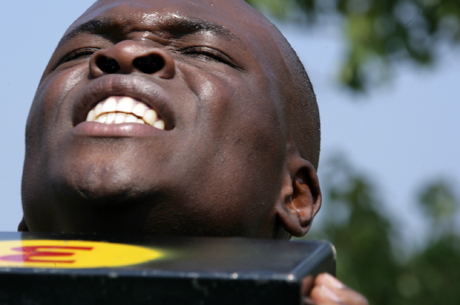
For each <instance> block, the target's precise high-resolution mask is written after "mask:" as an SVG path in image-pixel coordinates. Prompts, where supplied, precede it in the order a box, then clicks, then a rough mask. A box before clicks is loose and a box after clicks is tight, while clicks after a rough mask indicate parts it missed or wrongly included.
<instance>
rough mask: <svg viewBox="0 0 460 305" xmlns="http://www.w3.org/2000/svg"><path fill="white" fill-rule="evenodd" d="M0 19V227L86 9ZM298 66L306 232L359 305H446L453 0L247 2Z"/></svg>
mask: <svg viewBox="0 0 460 305" xmlns="http://www.w3.org/2000/svg"><path fill="white" fill-rule="evenodd" d="M92 2H93V1H92V0H79V1H62V0H47V1H32V0H16V1H5V2H4V3H2V10H1V11H0V27H1V29H2V36H1V42H0V46H1V48H0V60H1V63H0V64H1V68H2V71H3V73H2V74H1V75H0V90H1V93H2V95H3V98H2V99H3V102H2V108H3V109H4V110H3V111H4V114H5V117H4V118H3V119H2V120H1V121H0V130H1V132H0V139H1V142H2V143H3V145H2V149H1V150H0V156H1V158H0V171H1V175H0V191H1V194H2V197H3V198H2V200H1V201H0V231H15V230H16V227H17V224H18V223H19V220H20V219H21V214H22V212H21V204H20V202H21V201H20V180H21V174H22V162H23V158H24V126H25V121H26V118H27V113H28V109H29V107H30V103H31V101H32V99H33V95H34V92H35V89H36V87H37V84H38V81H39V78H40V76H41V73H42V71H43V70H44V68H45V65H46V63H47V61H48V59H49V57H50V56H51V53H52V52H53V50H54V48H55V46H56V44H57V42H58V40H59V39H60V37H61V35H62V34H63V33H64V31H65V29H66V28H67V27H68V26H69V25H70V23H71V22H72V21H73V20H74V19H75V18H77V17H78V16H79V15H80V14H81V13H83V12H84V10H85V9H86V8H87V7H88V6H89V5H90V4H91V3H92ZM248 2H250V3H251V4H252V5H254V6H256V7H257V8H258V9H259V10H260V11H262V12H263V13H264V14H265V15H267V16H268V17H269V18H270V19H271V20H272V21H273V22H275V23H276V24H277V26H278V27H279V28H280V30H281V31H282V32H283V33H284V34H285V36H286V37H287V38H288V40H289V41H290V43H291V44H292V46H293V47H294V49H295V50H296V51H297V53H298V55H299V57H300V58H301V60H302V62H303V63H304V65H305V67H306V69H307V71H308V73H309V75H310V78H311V80H312V82H313V85H314V87H315V91H316V94H317V98H318V102H319V106H320V111H321V117H322V138H323V142H322V157H321V162H320V168H319V175H320V179H321V185H322V189H323V193H324V194H323V196H324V202H323V207H322V210H321V212H320V213H319V215H318V217H317V220H316V221H315V224H314V225H313V230H312V232H310V233H309V234H308V236H307V238H326V239H328V240H330V241H332V242H333V243H334V244H335V245H336V248H337V252H338V262H337V264H338V271H337V275H338V277H339V278H340V279H341V280H343V281H344V282H345V283H346V284H347V285H349V286H351V287H352V288H354V289H356V290H358V291H360V292H361V293H363V294H364V295H365V296H366V297H368V299H369V301H370V303H371V304H392V305H397V304H430V305H431V304H444V305H446V304H458V303H459V299H460V298H459V297H458V292H457V290H458V287H460V272H458V271H457V270H458V268H459V267H460V239H459V236H460V235H459V234H460V211H459V208H460V200H459V198H460V189H459V185H460V162H458V159H459V156H460V145H459V135H460V132H459V130H460V119H459V118H460V103H458V100H459V95H460V86H459V83H460V1H458V0H450V1H449V0H385V1H379V0H284V1H281V0H251V1H249V0H248Z"/></svg>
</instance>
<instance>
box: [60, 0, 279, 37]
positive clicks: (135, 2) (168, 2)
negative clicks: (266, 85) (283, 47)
mask: <svg viewBox="0 0 460 305" xmlns="http://www.w3.org/2000/svg"><path fill="white" fill-rule="evenodd" d="M91 20H110V21H111V22H112V24H113V25H114V26H116V25H119V26H122V30H124V31H126V32H129V31H130V30H132V29H133V28H134V30H137V27H143V28H144V29H145V30H157V29H159V28H160V29H161V27H166V26H174V25H176V24H178V23H181V22H182V23H184V21H186V20H191V21H199V22H200V23H202V24H204V25H205V26H206V25H207V26H208V28H209V29H211V30H216V31H215V32H217V30H221V32H227V34H228V33H231V34H233V35H234V38H235V37H237V38H238V39H240V40H243V41H245V42H252V44H254V42H255V41H254V40H253V39H254V38H255V36H259V37H260V36H262V37H264V39H263V40H261V41H262V42H263V41H266V40H267V38H268V39H269V40H271V39H272V37H271V36H272V33H271V31H270V29H269V28H270V27H271V23H270V22H269V21H268V20H266V19H265V18H264V17H263V16H262V15H261V14H260V13H258V12H257V11H256V10H254V9H253V8H252V7H251V6H249V5H248V4H246V2H244V1H240V0H225V1H222V0H220V1H213V0H99V1H97V2H96V3H95V4H93V5H92V6H91V7H90V8H89V9H88V10H87V11H86V12H85V13H84V14H83V15H82V16H81V17H80V18H78V19H77V20H76V21H75V22H74V23H73V24H72V25H71V26H70V28H69V29H68V30H67V32H66V34H69V33H71V32H72V31H75V29H76V28H78V27H79V26H81V25H82V24H85V23H87V22H88V21H91ZM199 22H196V25H197V26H198V23H199ZM141 30H142V29H141Z"/></svg>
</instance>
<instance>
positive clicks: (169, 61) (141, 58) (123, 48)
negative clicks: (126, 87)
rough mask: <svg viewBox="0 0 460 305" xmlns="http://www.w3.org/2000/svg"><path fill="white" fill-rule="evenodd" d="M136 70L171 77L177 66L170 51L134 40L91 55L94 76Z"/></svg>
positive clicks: (166, 77)
mask: <svg viewBox="0 0 460 305" xmlns="http://www.w3.org/2000/svg"><path fill="white" fill-rule="evenodd" d="M136 71H138V72H141V73H145V74H154V75H156V76H158V77H160V78H164V79H170V78H173V77H174V75H175V71H176V66H175V62H174V59H173V57H172V56H171V54H170V53H169V52H168V51H166V50H164V49H161V48H157V47H152V46H149V45H148V44H147V43H144V42H138V41H132V40H124V41H121V42H119V43H117V44H116V45H114V46H112V47H110V48H107V49H102V50H99V51H97V52H95V53H94V54H93V55H92V56H91V60H90V73H91V76H92V77H100V76H102V75H105V74H113V73H119V74H130V73H133V72H136Z"/></svg>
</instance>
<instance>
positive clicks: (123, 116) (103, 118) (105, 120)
mask: <svg viewBox="0 0 460 305" xmlns="http://www.w3.org/2000/svg"><path fill="white" fill-rule="evenodd" d="M86 121H87V122H97V123H102V124H123V123H134V124H147V125H150V126H152V127H154V128H157V129H160V130H165V122H164V121H163V119H162V118H161V117H160V116H159V115H158V114H157V112H156V111H155V110H153V109H152V108H150V107H149V106H147V105H146V104H144V103H143V102H141V101H139V100H136V99H134V98H132V97H129V96H111V97H108V98H106V99H104V100H102V101H100V102H99V103H97V104H96V106H94V107H93V109H91V110H90V111H89V113H88V116H87V117H86Z"/></svg>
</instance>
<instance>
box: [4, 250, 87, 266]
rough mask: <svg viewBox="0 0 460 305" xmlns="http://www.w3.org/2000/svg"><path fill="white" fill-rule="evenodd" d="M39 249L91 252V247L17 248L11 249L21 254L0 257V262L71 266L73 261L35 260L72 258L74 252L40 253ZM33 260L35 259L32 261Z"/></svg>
mask: <svg viewBox="0 0 460 305" xmlns="http://www.w3.org/2000/svg"><path fill="white" fill-rule="evenodd" d="M39 249H45V250H46V249H49V250H61V249H62V250H84V251H91V250H92V249H93V248H92V247H65V246H62V247H60V246H31V247H17V248H11V250H13V251H18V252H22V254H15V255H6V256H2V257H0V260H2V261H7V262H14V263H22V262H24V263H64V264H73V263H75V261H74V260H73V261H70V260H69V261H62V260H45V259H36V258H42V257H62V256H72V255H74V254H75V252H51V251H40V250H39ZM34 258H35V259H34Z"/></svg>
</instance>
